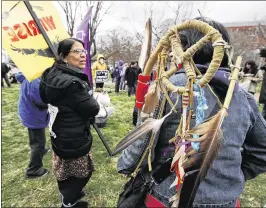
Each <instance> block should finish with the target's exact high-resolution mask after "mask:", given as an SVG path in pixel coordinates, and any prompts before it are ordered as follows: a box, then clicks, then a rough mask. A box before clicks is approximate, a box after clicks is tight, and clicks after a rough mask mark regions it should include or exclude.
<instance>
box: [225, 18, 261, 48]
mask: <svg viewBox="0 0 266 208" xmlns="http://www.w3.org/2000/svg"><path fill="white" fill-rule="evenodd" d="M223 25H224V26H225V27H226V29H227V31H228V32H229V33H231V32H240V33H242V34H245V35H246V36H247V37H249V38H250V39H252V42H251V43H252V44H253V45H254V48H253V50H256V49H257V47H258V46H266V21H253V22H234V23H224V24H223Z"/></svg>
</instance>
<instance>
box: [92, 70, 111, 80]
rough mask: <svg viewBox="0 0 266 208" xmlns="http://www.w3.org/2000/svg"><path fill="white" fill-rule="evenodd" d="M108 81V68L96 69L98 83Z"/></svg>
mask: <svg viewBox="0 0 266 208" xmlns="http://www.w3.org/2000/svg"><path fill="white" fill-rule="evenodd" d="M106 81H108V71H107V70H96V80H95V82H96V83H102V82H106Z"/></svg>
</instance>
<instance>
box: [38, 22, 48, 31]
mask: <svg viewBox="0 0 266 208" xmlns="http://www.w3.org/2000/svg"><path fill="white" fill-rule="evenodd" d="M40 23H41V24H42V26H43V28H44V29H45V30H46V31H49V29H48V28H47V27H46V25H45V24H44V22H43V20H42V19H40Z"/></svg>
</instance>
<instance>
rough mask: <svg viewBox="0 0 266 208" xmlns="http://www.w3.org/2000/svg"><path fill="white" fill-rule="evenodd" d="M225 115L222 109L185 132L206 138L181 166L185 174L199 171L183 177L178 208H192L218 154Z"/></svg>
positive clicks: (224, 110)
mask: <svg viewBox="0 0 266 208" xmlns="http://www.w3.org/2000/svg"><path fill="white" fill-rule="evenodd" d="M225 115H226V109H224V108H223V109H221V110H220V111H219V112H218V113H217V114H216V115H215V116H213V117H212V118H211V119H208V120H207V121H206V122H204V123H202V124H200V125H198V126H196V127H195V128H193V129H192V130H190V131H188V132H187V133H189V134H199V135H203V136H204V137H206V138H205V139H204V140H203V141H202V142H201V143H200V149H199V153H196V154H193V155H191V156H190V157H187V160H186V162H185V163H184V164H183V167H184V169H185V171H186V172H187V171H193V170H194V171H195V170H197V169H199V170H198V171H195V172H194V173H192V174H190V175H188V176H186V177H185V179H184V184H183V186H182V189H181V194H180V202H179V207H191V206H192V203H193V201H194V198H195V195H196V191H197V189H198V187H199V184H200V182H201V181H202V180H203V179H204V178H205V176H206V174H207V172H208V169H209V168H210V166H211V164H212V162H213V161H214V159H215V158H216V156H217V154H218V152H219V148H220V145H221V139H222V130H221V125H222V122H223V119H224V117H225ZM214 129H215V130H214Z"/></svg>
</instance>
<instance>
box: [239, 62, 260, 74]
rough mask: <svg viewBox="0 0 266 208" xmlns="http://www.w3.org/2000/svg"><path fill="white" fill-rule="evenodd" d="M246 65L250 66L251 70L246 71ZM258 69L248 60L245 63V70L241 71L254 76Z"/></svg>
mask: <svg viewBox="0 0 266 208" xmlns="http://www.w3.org/2000/svg"><path fill="white" fill-rule="evenodd" d="M247 65H250V66H251V68H250V69H248V68H247ZM258 71H259V69H258V66H257V64H256V63H255V61H253V60H249V61H247V62H246V63H245V68H244V70H243V72H244V74H253V75H256V74H257V73H258Z"/></svg>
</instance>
